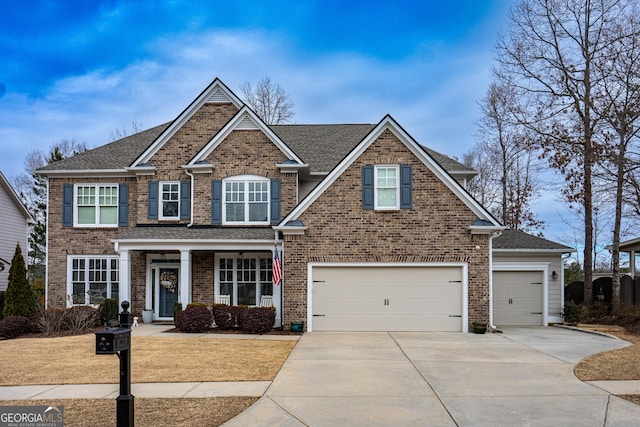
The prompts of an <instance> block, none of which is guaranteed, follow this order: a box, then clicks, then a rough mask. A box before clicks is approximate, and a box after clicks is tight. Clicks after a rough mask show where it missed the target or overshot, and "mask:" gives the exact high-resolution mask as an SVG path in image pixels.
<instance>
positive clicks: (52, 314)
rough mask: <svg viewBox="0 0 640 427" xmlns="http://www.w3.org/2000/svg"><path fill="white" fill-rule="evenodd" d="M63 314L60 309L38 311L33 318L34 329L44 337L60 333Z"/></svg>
mask: <svg viewBox="0 0 640 427" xmlns="http://www.w3.org/2000/svg"><path fill="white" fill-rule="evenodd" d="M65 314H66V312H65V310H63V309H61V308H49V309H47V310H40V311H39V312H38V314H36V315H35V317H34V318H33V322H32V323H33V326H34V329H36V330H37V331H40V332H42V333H44V334H46V335H50V334H54V333H57V332H60V331H61V330H62V329H63V328H64V321H65Z"/></svg>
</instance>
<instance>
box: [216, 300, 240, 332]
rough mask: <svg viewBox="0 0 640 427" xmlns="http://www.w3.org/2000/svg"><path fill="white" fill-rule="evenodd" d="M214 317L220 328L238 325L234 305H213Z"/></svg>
mask: <svg viewBox="0 0 640 427" xmlns="http://www.w3.org/2000/svg"><path fill="white" fill-rule="evenodd" d="M213 318H214V320H215V322H216V326H217V327H218V328H219V329H231V328H233V327H234V326H235V325H236V317H235V314H234V311H233V307H229V306H228V305H226V304H215V305H214V306H213Z"/></svg>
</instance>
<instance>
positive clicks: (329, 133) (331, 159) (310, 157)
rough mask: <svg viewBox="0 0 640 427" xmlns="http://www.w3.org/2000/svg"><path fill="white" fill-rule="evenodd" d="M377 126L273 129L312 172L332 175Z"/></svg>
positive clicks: (299, 126) (305, 126)
mask: <svg viewBox="0 0 640 427" xmlns="http://www.w3.org/2000/svg"><path fill="white" fill-rule="evenodd" d="M375 126H376V125H371V124H338V125H272V126H269V127H270V128H271V130H272V131H273V132H274V133H275V134H276V135H278V137H280V139H281V140H282V141H284V143H285V144H287V145H288V146H289V147H290V148H291V149H292V150H293V151H294V152H295V153H296V154H297V155H298V157H300V158H301V159H302V160H303V161H305V162H306V163H308V164H309V167H310V169H311V171H313V172H329V171H330V170H331V169H333V168H334V167H335V166H336V165H337V164H338V163H339V162H340V160H342V159H343V158H344V157H345V156H346V155H347V154H349V152H350V151H351V150H353V148H354V147H355V146H356V145H358V143H359V142H360V141H362V140H363V139H364V137H365V136H366V135H367V134H368V133H369V132H371V130H372V129H373V128H374V127H375Z"/></svg>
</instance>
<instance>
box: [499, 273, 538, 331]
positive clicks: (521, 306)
mask: <svg viewBox="0 0 640 427" xmlns="http://www.w3.org/2000/svg"><path fill="white" fill-rule="evenodd" d="M493 295H494V299H493V303H494V304H493V306H494V323H495V324H496V325H499V326H500V325H513V326H527V325H529V326H534V325H535V326H537V325H541V324H542V272H540V271H496V272H494V273H493Z"/></svg>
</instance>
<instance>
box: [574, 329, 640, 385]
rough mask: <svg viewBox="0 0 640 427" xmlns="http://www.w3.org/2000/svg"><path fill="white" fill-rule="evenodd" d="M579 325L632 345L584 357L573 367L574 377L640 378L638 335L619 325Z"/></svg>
mask: <svg viewBox="0 0 640 427" xmlns="http://www.w3.org/2000/svg"><path fill="white" fill-rule="evenodd" d="M579 326H580V327H581V328H585V329H591V330H596V331H599V332H605V333H607V334H611V335H615V336H617V337H618V338H620V339H623V340H625V341H628V342H630V343H632V344H633V345H630V346H628V347H625V348H621V349H618V350H613V351H607V352H604V353H598V354H593V355H591V356H587V357H585V358H584V359H582V360H581V361H580V363H578V364H577V365H576V367H575V369H574V373H575V375H576V377H578V378H579V379H581V380H582V381H605V380H607V381H608V380H640V337H638V336H636V335H631V334H629V333H627V332H625V330H624V328H622V327H620V326H609V325H583V324H580V325H579Z"/></svg>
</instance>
